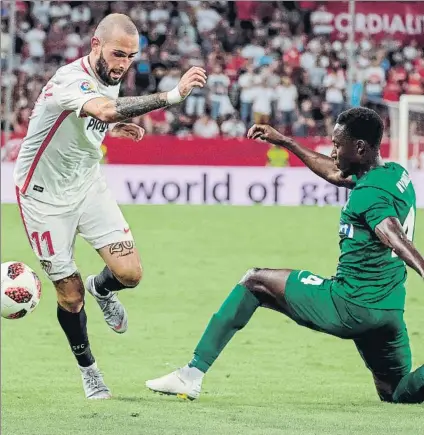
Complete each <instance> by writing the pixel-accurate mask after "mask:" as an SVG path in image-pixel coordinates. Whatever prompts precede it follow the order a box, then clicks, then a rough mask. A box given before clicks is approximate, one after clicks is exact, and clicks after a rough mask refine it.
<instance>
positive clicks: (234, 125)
mask: <svg viewBox="0 0 424 435" xmlns="http://www.w3.org/2000/svg"><path fill="white" fill-rule="evenodd" d="M246 130H247V129H246V126H245V125H244V123H243V121H242V120H241V119H240V118H239V117H238V116H237V115H236V114H233V115H230V117H229V118H228V119H226V120H225V121H224V122H223V123H222V125H221V131H222V135H223V136H224V137H244V136H245V135H246Z"/></svg>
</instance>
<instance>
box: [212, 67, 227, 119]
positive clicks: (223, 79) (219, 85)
mask: <svg viewBox="0 0 424 435" xmlns="http://www.w3.org/2000/svg"><path fill="white" fill-rule="evenodd" d="M229 85H230V79H229V78H228V77H227V76H226V75H225V74H224V73H223V72H222V67H221V65H216V66H215V68H214V70H213V72H212V74H210V76H209V77H208V81H207V86H208V88H209V89H210V101H211V116H212V118H213V119H214V120H217V119H218V118H219V117H221V116H223V115H225V114H227V113H231V112H232V111H233V110H231V109H232V105H231V102H230V99H229V97H228V87H229ZM229 107H231V109H229Z"/></svg>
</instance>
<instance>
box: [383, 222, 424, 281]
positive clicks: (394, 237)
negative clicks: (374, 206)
mask: <svg viewBox="0 0 424 435" xmlns="http://www.w3.org/2000/svg"><path fill="white" fill-rule="evenodd" d="M375 234H376V235H377V237H378V238H379V239H380V240H381V242H382V243H383V244H384V245H386V246H388V247H389V248H391V249H393V252H394V253H395V254H396V255H397V256H398V257H399V258H401V259H402V260H403V261H404V262H405V263H406V264H407V265H408V266H409V267H412V269H414V270H415V271H416V272H417V273H418V275H420V276H421V278H423V279H424V258H423V256H422V255H421V254H420V253H419V252H418V250H417V248H416V247H415V246H414V244H413V243H412V242H411V241H410V240H408V237H407V235H406V234H405V232H404V231H403V228H402V226H401V224H400V222H399V220H398V219H397V218H395V217H388V218H386V219H383V220H382V221H381V222H380V223H379V224H378V225H377V226H376V227H375Z"/></svg>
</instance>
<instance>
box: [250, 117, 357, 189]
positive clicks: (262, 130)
mask: <svg viewBox="0 0 424 435" xmlns="http://www.w3.org/2000/svg"><path fill="white" fill-rule="evenodd" d="M247 137H248V138H251V139H262V140H265V141H267V142H269V143H272V144H273V145H277V146H280V147H283V148H286V149H287V150H288V151H290V152H292V153H293V154H294V155H296V156H297V157H299V159H300V160H302V162H303V163H305V165H306V166H307V167H308V168H309V169H310V170H311V171H312V172H314V173H315V174H317V175H318V176H320V177H321V178H323V179H324V180H326V181H328V182H329V183H331V184H335V185H336V186H343V187H348V188H349V189H353V187H355V182H354V181H353V180H352V178H351V177H347V178H345V177H343V175H342V173H341V172H340V170H339V169H337V167H336V166H335V164H334V161H333V159H332V158H330V157H328V156H325V155H324V154H320V153H317V152H316V151H313V150H311V149H309V148H307V147H304V146H302V145H299V144H298V143H297V142H295V141H294V140H293V139H292V138H289V137H287V136H284V135H282V134H281V133H279V132H278V131H277V130H275V129H274V128H272V127H271V126H269V125H257V124H255V125H254V126H253V127H251V128H250V130H249V132H248V133H247Z"/></svg>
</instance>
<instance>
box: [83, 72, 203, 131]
mask: <svg viewBox="0 0 424 435" xmlns="http://www.w3.org/2000/svg"><path fill="white" fill-rule="evenodd" d="M205 83H206V74H205V70H204V69H203V68H199V67H192V68H190V69H189V70H188V71H187V72H186V73H185V74H184V75H183V76H182V77H181V80H180V82H179V83H178V86H177V87H176V88H175V89H173V90H172V91H170V92H159V93H157V94H152V95H143V96H139V97H121V98H117V99H116V100H111V99H110V98H106V97H102V98H93V99H92V100H89V101H87V102H86V103H85V104H84V106H83V112H84V113H85V114H86V115H89V116H92V117H93V118H97V119H99V120H100V121H103V122H106V123H113V122H119V121H123V120H125V119H131V118H134V117H136V116H140V115H144V114H145V113H148V112H151V111H152V110H156V109H160V108H161V107H166V106H169V105H171V104H176V103H179V102H181V101H183V100H184V98H186V97H187V96H188V95H189V94H190V92H191V91H192V89H193V88H195V87H200V88H202V87H203V86H204V85H205Z"/></svg>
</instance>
